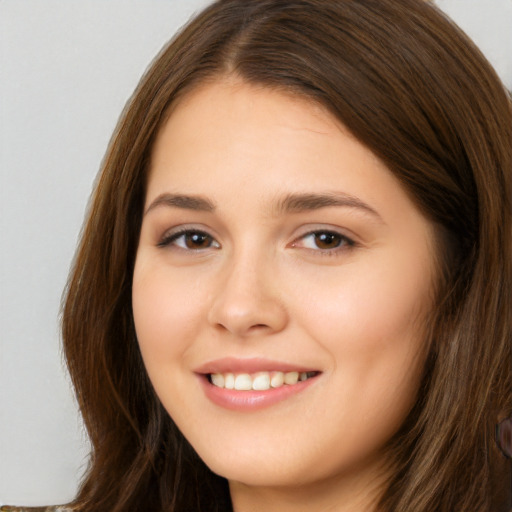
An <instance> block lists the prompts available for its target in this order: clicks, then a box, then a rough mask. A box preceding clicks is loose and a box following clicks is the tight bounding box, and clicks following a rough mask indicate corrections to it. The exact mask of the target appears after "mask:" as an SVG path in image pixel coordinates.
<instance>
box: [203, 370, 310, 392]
mask: <svg viewBox="0 0 512 512" xmlns="http://www.w3.org/2000/svg"><path fill="white" fill-rule="evenodd" d="M315 375H316V372H300V373H299V372H257V373H254V374H252V375H251V374H248V373H239V374H237V375H235V374H233V373H212V374H211V375H210V381H211V383H212V384H213V385H214V386H217V387H218V388H225V389H236V390H237V391H250V390H255V391H266V390H268V389H271V388H280V387H281V386H284V385H288V386H293V385H294V384H297V382H299V381H301V382H303V381H305V380H307V379H309V378H311V377H314V376H315Z"/></svg>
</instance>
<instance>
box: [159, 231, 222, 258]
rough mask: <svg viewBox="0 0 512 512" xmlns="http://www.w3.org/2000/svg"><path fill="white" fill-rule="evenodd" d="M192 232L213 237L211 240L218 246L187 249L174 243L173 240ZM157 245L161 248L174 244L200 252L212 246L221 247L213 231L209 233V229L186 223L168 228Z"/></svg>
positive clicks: (178, 247)
mask: <svg viewBox="0 0 512 512" xmlns="http://www.w3.org/2000/svg"><path fill="white" fill-rule="evenodd" d="M191 233H197V234H201V235H205V236H207V237H209V238H211V240H212V241H213V242H214V243H215V244H216V246H214V247H206V248H204V249H201V248H197V249H186V248H184V247H180V246H179V245H177V244H173V242H174V241H176V240H178V239H179V238H180V237H182V236H185V235H187V234H191ZM156 245H157V247H160V248H165V247H169V246H171V245H173V246H174V247H175V248H177V249H181V250H183V251H191V252H199V251H201V250H206V249H210V248H213V249H219V248H220V243H219V242H218V241H217V239H216V237H215V236H214V235H212V234H211V233H209V232H208V230H207V229H205V228H202V227H198V226H197V225H184V226H183V225H181V226H177V227H175V228H171V229H168V230H167V231H165V232H164V234H163V235H162V236H161V237H160V238H159V241H158V242H157V244H156Z"/></svg>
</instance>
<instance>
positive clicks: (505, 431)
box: [495, 415, 512, 459]
mask: <svg viewBox="0 0 512 512" xmlns="http://www.w3.org/2000/svg"><path fill="white" fill-rule="evenodd" d="M495 439H496V444H497V445H498V448H499V449H500V451H501V453H503V455H505V457H507V458H508V459H512V415H511V416H509V417H508V418H505V419H504V420H502V421H500V422H499V423H498V424H497V425H496V437H495Z"/></svg>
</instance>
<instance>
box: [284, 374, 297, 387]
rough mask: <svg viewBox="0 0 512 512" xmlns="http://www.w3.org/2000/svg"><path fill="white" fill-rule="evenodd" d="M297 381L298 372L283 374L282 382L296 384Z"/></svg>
mask: <svg viewBox="0 0 512 512" xmlns="http://www.w3.org/2000/svg"><path fill="white" fill-rule="evenodd" d="M298 381H299V372H288V373H285V374H284V383H285V384H288V385H293V384H297V382H298Z"/></svg>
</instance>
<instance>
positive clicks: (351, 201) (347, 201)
mask: <svg viewBox="0 0 512 512" xmlns="http://www.w3.org/2000/svg"><path fill="white" fill-rule="evenodd" d="M330 206H338V207H345V208H354V209H358V210H362V211H363V212H364V213H368V214H370V215H372V216H373V217H375V218H376V219H378V220H379V221H380V222H384V221H383V220H382V217H381V216H380V215H379V213H378V212H377V210H375V209H374V208H372V207H371V206H370V205H369V204H367V203H365V202H364V201H362V200H361V199H359V198H357V197H354V196H351V195H349V194H344V193H342V192H326V193H320V194H317V193H304V194H289V195H286V196H285V197H284V198H282V199H280V200H279V201H278V202H277V205H276V214H277V215H279V214H282V213H301V212H306V211H311V210H319V209H320V208H328V207H330Z"/></svg>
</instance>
